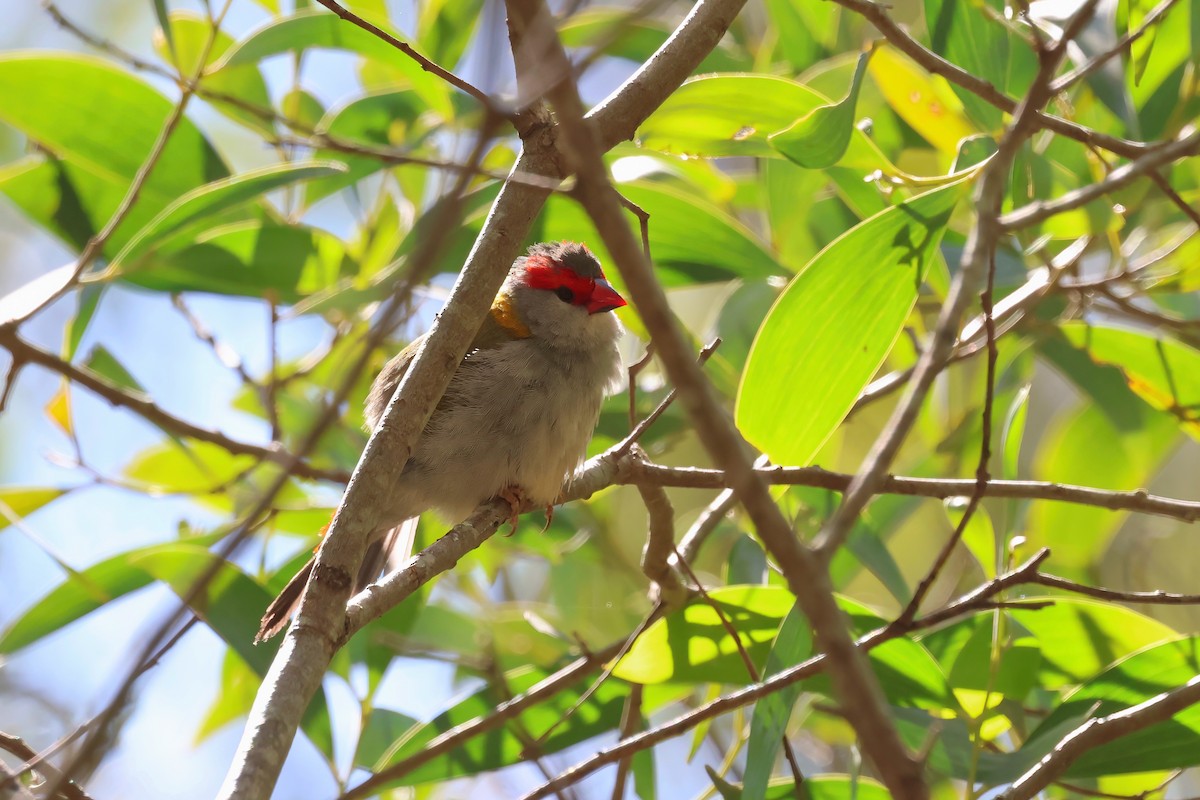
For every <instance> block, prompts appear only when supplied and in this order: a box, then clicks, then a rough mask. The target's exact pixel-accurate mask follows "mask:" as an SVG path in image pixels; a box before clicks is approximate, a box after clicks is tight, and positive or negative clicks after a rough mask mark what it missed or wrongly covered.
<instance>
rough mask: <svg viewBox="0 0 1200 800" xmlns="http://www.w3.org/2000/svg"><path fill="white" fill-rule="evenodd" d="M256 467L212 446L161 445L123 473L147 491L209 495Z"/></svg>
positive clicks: (245, 457) (252, 461) (197, 443)
mask: <svg viewBox="0 0 1200 800" xmlns="http://www.w3.org/2000/svg"><path fill="white" fill-rule="evenodd" d="M255 463H256V460H255V458H254V457H253V456H249V455H238V456H235V455H232V454H231V453H230V452H229V451H228V450H226V449H225V448H223V447H221V446H220V445H216V444H212V443H211V442H201V441H188V442H187V443H186V444H176V443H175V442H162V443H160V444H157V445H154V446H152V447H149V448H147V449H145V450H143V451H142V452H141V453H139V454H138V455H137V456H136V457H134V459H133V461H131V462H130V463H129V464H128V465H127V466H126V467H125V471H124V472H125V477H126V478H129V479H130V480H132V481H134V482H136V483H137V484H138V485H140V486H142V487H144V489H145V490H147V491H153V492H169V493H176V494H206V493H208V492H212V491H214V490H216V489H218V488H219V487H221V486H223V485H225V484H226V483H228V482H229V481H231V480H233V479H234V478H236V477H238V476H239V475H242V474H243V473H244V472H246V470H248V469H250V468H251V467H253V466H254V464H255ZM268 600H269V598H268Z"/></svg>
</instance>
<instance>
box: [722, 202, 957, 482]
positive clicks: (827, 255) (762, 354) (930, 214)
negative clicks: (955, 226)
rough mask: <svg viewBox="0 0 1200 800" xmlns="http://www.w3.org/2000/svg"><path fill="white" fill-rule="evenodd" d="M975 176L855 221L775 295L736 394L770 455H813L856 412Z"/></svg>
mask: <svg viewBox="0 0 1200 800" xmlns="http://www.w3.org/2000/svg"><path fill="white" fill-rule="evenodd" d="M968 185H969V183H968V182H967V181H963V180H960V181H959V182H957V183H953V184H950V185H947V186H944V187H942V188H939V189H935V190H933V191H931V192H927V193H925V194H923V195H919V196H917V197H914V198H912V199H911V200H908V201H907V202H904V203H902V204H900V205H898V206H895V207H893V208H889V209H887V210H886V211H883V212H881V213H879V214H877V215H875V216H874V217H871V218H870V219H868V220H866V221H864V222H862V223H861V224H859V225H857V226H855V227H854V228H852V229H851V230H850V231H847V232H846V233H845V234H843V235H842V236H841V237H839V238H838V239H837V240H835V241H834V242H833V243H832V244H830V245H829V246H828V247H826V248H825V249H824V250H822V251H821V252H820V253H818V254H817V256H816V257H815V258H814V259H813V260H812V261H811V262H809V264H808V266H807V267H805V268H804V269H803V270H802V271H801V272H800V273H799V274H798V275H797V276H796V277H795V278H794V279H793V280H792V282H791V284H790V285H789V286H788V287H787V289H785V290H784V292H783V294H782V295H781V296H780V298H779V300H778V301H776V303H775V305H774V306H773V307H772V309H771V311H770V313H769V314H768V315H767V318H766V320H765V321H764V322H763V324H762V327H761V328H760V330H759V332H758V336H757V338H756V339H755V341H754V346H753V348H752V349H751V351H750V357H749V359H748V360H747V363H746V369H745V372H744V373H743V375H742V383H741V387H740V388H739V390H738V399H737V423H738V426H739V427H740V428H741V430H742V433H743V434H744V435H745V436H746V438H747V439H749V440H750V441H751V442H752V443H753V444H754V445H755V446H756V447H758V448H759V449H761V450H762V451H763V452H764V453H767V454H768V455H769V456H770V458H771V460H772V461H774V462H775V463H777V464H797V465H804V464H808V463H810V462H811V460H812V458H813V457H814V456H815V455H816V453H817V451H818V450H820V448H821V446H822V445H823V444H824V443H825V441H826V440H827V439H828V438H829V436H830V435H831V434H832V433H833V431H834V430H836V429H837V427H838V425H839V424H840V423H841V421H842V420H843V419H844V418H845V416H846V414H847V413H849V411H850V408H851V407H852V406H853V405H854V401H855V400H856V399H857V397H858V395H859V393H860V392H861V391H862V390H863V388H864V387H865V386H866V385H867V383H868V382H869V381H870V380H871V377H872V376H873V375H874V374H875V371H876V370H877V369H878V368H879V365H880V364H882V363H883V359H884V358H885V357H886V356H887V354H888V351H890V350H891V348H892V344H893V343H894V342H895V341H896V337H898V336H899V335H900V331H901V330H902V328H903V325H904V321H905V320H906V319H907V318H908V314H909V312H910V311H911V310H912V307H913V304H914V303H915V302H916V298H917V290H918V288H919V286H920V284H921V280H922V277H923V276H924V274H925V270H926V267H927V265H928V262H929V260H930V259H931V258H933V257H934V255H935V254H936V253H937V245H938V242H939V240H940V239H941V236H942V232H943V231H944V229H945V226H946V223H947V222H948V221H949V219H950V214H951V212H952V211H953V210H954V206H955V204H956V203H957V202H958V200H959V199H960V198H961V197H962V196H963V195H964V194H965V193H966V188H967V186H968ZM814 387H820V390H819V391H814ZM799 402H803V404H804V413H803V414H799V413H796V408H797V403H799Z"/></svg>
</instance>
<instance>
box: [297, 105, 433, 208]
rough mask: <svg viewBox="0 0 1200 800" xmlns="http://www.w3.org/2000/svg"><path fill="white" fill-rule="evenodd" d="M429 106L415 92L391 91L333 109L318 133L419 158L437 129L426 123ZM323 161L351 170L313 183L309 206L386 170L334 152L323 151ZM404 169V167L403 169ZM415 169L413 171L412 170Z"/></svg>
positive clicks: (371, 160) (379, 163) (363, 159)
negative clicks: (336, 162)
mask: <svg viewBox="0 0 1200 800" xmlns="http://www.w3.org/2000/svg"><path fill="white" fill-rule="evenodd" d="M427 112H428V106H427V104H426V103H425V101H424V99H423V98H422V97H421V95H420V94H418V93H417V92H415V91H413V90H411V89H403V90H400V91H387V92H381V93H379V94H371V95H368V96H366V97H361V98H358V99H356V100H352V101H351V102H350V103H348V104H347V105H346V106H344V107H338V108H333V109H330V111H329V113H328V114H326V115H325V117H324V118H323V119H322V120H321V121H320V123H318V125H317V126H316V127H317V130H318V131H320V132H321V133H325V134H329V135H330V136H335V137H337V138H338V139H343V140H347V141H351V142H358V143H361V144H365V145H368V146H376V147H397V146H403V148H404V150H406V151H408V152H412V153H414V154H417V151H418V148H419V147H420V145H421V144H422V142H423V141H424V140H425V139H426V137H428V136H429V135H430V134H431V133H432V132H433V131H434V130H436V126H435V125H432V124H430V120H427V119H423V115H425V114H426V113H427ZM317 155H318V156H320V157H322V158H335V159H337V160H339V161H341V162H342V163H344V164H345V165H346V166H347V168H348V169H347V170H346V171H345V172H344V173H343V174H341V175H335V176H332V177H327V178H324V179H322V180H317V181H313V182H312V183H311V184H309V186H308V191H307V194H306V197H305V199H306V202H308V203H315V202H316V201H317V200H319V199H321V198H322V197H326V196H328V195H330V194H333V193H334V192H336V191H338V190H339V189H343V188H345V187H347V186H351V185H353V184H354V183H356V182H357V181H359V180H361V179H363V178H365V177H366V176H368V175H373V174H375V173H376V172H378V171H380V170H382V169H386V168H387V164H385V163H384V162H382V161H380V160H379V159H378V158H369V157H366V156H354V155H349V154H346V153H340V152H337V151H334V150H319V151H318V152H317ZM400 168H401V169H403V168H404V167H403V166H401V167H400ZM410 169H411V167H410Z"/></svg>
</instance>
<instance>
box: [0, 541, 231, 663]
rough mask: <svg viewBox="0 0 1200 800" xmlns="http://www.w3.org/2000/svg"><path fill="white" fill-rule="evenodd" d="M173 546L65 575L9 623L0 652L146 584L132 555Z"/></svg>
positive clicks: (14, 649)
mask: <svg viewBox="0 0 1200 800" xmlns="http://www.w3.org/2000/svg"><path fill="white" fill-rule="evenodd" d="M217 538H219V534H216V535H207V536H204V537H200V538H197V539H193V540H192V541H193V542H194V543H195V544H198V545H206V544H211V543H212V542H214V541H216V540H217ZM175 546H176V543H174V542H171V543H169V544H165V545H162V544H158V545H151V546H150V547H145V548H141V549H138V550H134V551H131V552H128V553H121V554H120V555H116V556H113V557H112V558H108V559H105V560H104V561H101V562H99V563H97V564H93V565H92V566H90V567H88V568H87V569H83V570H80V571H79V573H78V577H68V578H67V579H66V580H64V581H63V582H62V583H60V584H59V585H58V586H56V587H55V588H54V589H51V590H50V592H49V593H47V594H46V596H45V597H43V598H42V599H41V600H39V601H37V602H36V603H34V605H33V606H32V607H31V608H29V609H28V610H27V611H25V612H24V613H23V614H22V615H21V616H20V617H18V618H17V619H16V620H15V621H14V622H13V623H12V624H11V625H9V627H8V629H7V630H6V631H4V634H3V635H2V636H0V653H15V652H17V651H18V650H20V649H21V648H24V647H28V646H29V645H31V644H33V643H34V642H37V641H39V640H40V639H42V638H43V637H45V636H49V635H50V634H52V633H54V632H55V631H57V630H59V629H61V628H64V627H66V626H67V625H69V624H71V623H72V622H74V621H75V620H77V619H79V618H80V617H83V616H86V615H87V614H90V613H91V612H93V611H95V610H96V609H98V608H100V607H102V606H104V605H105V604H106V603H109V602H112V601H113V600H116V599H117V598H119V597H123V596H125V595H126V594H129V593H130V592H132V591H135V590H137V589H141V588H142V587H143V586H148V585H149V584H151V583H152V582H153V581H154V578H153V577H152V576H151V575H149V574H148V573H147V572H146V571H145V570H144V569H142V568H141V567H140V566H137V565H135V564H134V560H135V559H136V557H137V556H139V555H144V554H148V553H153V552H156V551H158V550H161V549H163V548H172V547H175Z"/></svg>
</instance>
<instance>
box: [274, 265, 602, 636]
mask: <svg viewBox="0 0 1200 800" xmlns="http://www.w3.org/2000/svg"><path fill="white" fill-rule="evenodd" d="M624 305H626V303H625V299H624V298H623V297H621V295H620V294H619V293H618V292H617V291H616V289H614V288H613V286H612V284H611V283H609V282H608V281H607V280H606V279H605V277H604V271H603V269H602V268H601V265H600V262H599V260H598V259H597V258H596V256H595V255H594V254H593V253H592V252H591V251H590V250H589V249H588V248H587V247H586V246H585V245H582V244H578V243H575V242H542V243H539V244H535V245H533V246H531V247H530V248H529V249H528V251H527V252H526V254H525V255H523V256H520V257H518V258H517V259H516V260H515V261H514V262H513V264H512V267H511V268H510V270H509V273H508V275H507V277H506V278H505V280H504V284H503V285H502V286H501V288H500V291H499V292H498V293H497V295H496V299H495V300H494V301H493V302H492V305H491V309H490V311H489V313H488V315H487V316H486V317H485V318H484V321H483V324H482V326H481V327H480V330H479V332H478V334H476V336H475V339H474V340H473V342H472V344H471V346H470V349H469V350H468V352H467V354H466V355H465V356H464V357H463V359H462V361H461V362H460V363H459V364H458V366H457V368H456V369H455V372H454V375H453V376H452V377H451V379H450V383H449V386H448V387H447V388H446V392H445V394H444V395H443V396H442V399H441V400H440V401H439V402H438V404H437V407H436V408H435V409H434V411H433V414H432V416H431V417H430V419H429V421H428V422H427V423H426V425H425V428H424V429H423V430H422V431H421V434H420V436H419V437H418V439H417V441H416V443H415V444H414V446H413V449H412V454H411V456H410V457H409V459H408V462H407V463H406V464H405V465H404V467H403V470H402V472H401V475H400V478H399V480H398V483H397V485H396V488H395V490H394V492H393V493H392V495H391V497H390V498H389V499H388V501H387V504H386V508H382V509H380V514H379V525H378V527H377V529H376V530H375V531H374V532H373V533H372V536H371V540H370V544H369V546H368V555H367V557H366V558H365V559H364V564H363V568H362V570H361V571H360V573H359V577H358V580H357V584H356V588H355V591H356V592H357V591H360V590H361V589H363V588H365V587H366V586H367V585H369V584H370V583H371V582H372V581H373V580H375V579H377V578H378V577H379V575H380V573H381V572H382V571H383V569H384V566H385V562H387V561H389V560H390V561H392V562H393V563H395V562H397V561H401V562H402V561H403V560H404V559H407V558H408V557H409V555H410V553H411V549H412V539H413V534H414V532H415V520H416V518H417V517H418V516H419V515H420V514H422V513H423V512H425V511H429V510H436V511H438V512H440V513H441V514H442V515H443V516H444V517H445V518H446V519H447V520H448V521H453V522H460V521H462V520H463V519H465V518H466V517H467V516H468V515H470V513H471V512H472V511H473V510H474V509H475V508H476V507H477V506H478V505H479V504H480V503H482V502H484V501H486V500H490V499H492V498H495V497H501V498H503V499H505V500H507V501H508V502H509V504H510V506H511V508H512V521H513V527H514V529H515V527H516V514H517V511H518V509H519V508H520V507H521V506H522V505H523V504H524V503H526V502H528V503H530V504H531V505H534V506H545V507H546V509H547V515H548V516H549V513H550V511H551V509H552V507H553V503H554V501H555V500H556V499H557V498H558V497H559V495H560V494H561V492H562V490H563V488H564V484H565V483H568V482H569V481H570V478H571V476H572V475H573V473H574V471H575V470H576V469H577V468H578V467H579V465H580V464H582V462H583V459H584V456H585V454H586V450H587V445H588V442H589V441H590V439H591V436H592V433H593V431H594V430H595V427H596V423H597V422H598V420H599V417H600V406H601V403H602V402H603V400H604V398H605V396H606V395H608V394H610V393H611V392H612V391H614V390H615V389H616V387H617V386H618V385H619V381H620V376H621V356H620V352H619V349H618V341H619V338H620V336H621V332H622V329H621V325H620V323H619V322H618V320H617V319H616V315H614V314H611V313H609V312H612V311H614V310H616V309H618V308H621V307H622V306H624ZM426 335H428V334H425V335H422V336H421V337H418V338H417V339H415V340H414V341H413V342H411V343H410V344H409V345H408V346H407V347H405V348H404V349H403V350H402V351H401V352H400V353H399V354H398V355H397V356H395V357H394V358H392V359H391V360H390V361H388V362H387V364H386V365H385V366H384V368H383V370H382V371H381V372H380V373H379V375H378V377H376V379H375V381H374V383H373V384H372V386H371V390H370V392H369V394H368V396H367V401H366V407H365V414H364V416H365V418H366V424H367V427H368V428H369V429H370V430H374V429H375V428H376V427H377V426H378V425H379V422H380V419H381V418H382V417H383V412H384V409H385V408H386V407H387V405H388V402H389V401H390V400H391V397H392V394H393V393H394V392H395V390H396V387H397V386H398V385H399V384H400V380H401V378H402V377H403V376H404V373H405V372H406V371H407V370H408V367H409V364H410V363H411V362H412V360H413V358H414V357H415V356H416V353H417V351H418V349H419V348H420V345H421V342H422V341H423V339H424V337H425V336H426ZM405 539H406V540H407V541H406V542H405V541H402V540H405ZM389 549H391V550H392V555H391V556H390V557H389V555H388V553H387V551H388V550H389ZM314 561H315V558H314V559H310V560H309V561H308V563H307V564H306V565H305V566H304V567H302V568H301V569H300V571H299V572H297V573H296V575H295V576H294V577H293V578H292V579H291V581H290V582H289V583H288V584H287V586H286V587H285V588H284V589H283V591H282V592H281V593H280V594H279V596H278V597H277V598H276V599H275V600H274V601H273V602H272V603H271V604H270V605H269V606H268V607H267V610H266V613H264V615H263V617H262V623H261V625H260V627H259V631H258V634H257V636H255V643H256V644H257V643H259V642H262V641H264V640H266V639H269V638H271V637H272V636H274V635H275V634H277V633H279V632H280V631H281V630H283V628H284V627H286V625H287V623H288V620H289V619H290V618H291V616H292V614H293V613H294V612H295V610H296V608H297V607H298V606H299V603H300V597H301V595H302V594H303V592H304V587H305V585H306V584H307V582H308V578H309V575H310V574H311V572H312V568H313V564H314Z"/></svg>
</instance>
